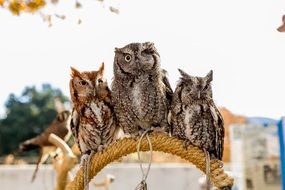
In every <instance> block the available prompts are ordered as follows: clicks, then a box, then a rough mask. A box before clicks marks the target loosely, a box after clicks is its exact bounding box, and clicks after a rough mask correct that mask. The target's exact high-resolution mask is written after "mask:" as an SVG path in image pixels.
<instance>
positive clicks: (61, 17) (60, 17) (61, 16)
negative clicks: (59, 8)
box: [55, 14, 66, 20]
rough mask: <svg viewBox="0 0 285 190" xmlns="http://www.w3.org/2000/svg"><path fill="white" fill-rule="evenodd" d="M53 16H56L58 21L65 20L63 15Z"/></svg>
mask: <svg viewBox="0 0 285 190" xmlns="http://www.w3.org/2000/svg"><path fill="white" fill-rule="evenodd" d="M55 16H56V17H57V18H59V19H62V20H64V19H65V18H66V16H65V15H58V14H55Z"/></svg>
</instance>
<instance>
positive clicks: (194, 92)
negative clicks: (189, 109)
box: [178, 69, 213, 101]
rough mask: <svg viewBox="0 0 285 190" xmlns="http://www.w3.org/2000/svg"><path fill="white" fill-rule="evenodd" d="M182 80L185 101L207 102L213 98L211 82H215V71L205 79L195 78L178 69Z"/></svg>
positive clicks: (180, 83)
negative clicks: (206, 100)
mask: <svg viewBox="0 0 285 190" xmlns="http://www.w3.org/2000/svg"><path fill="white" fill-rule="evenodd" d="M178 70H179V72H180V74H181V78H180V82H179V85H181V87H182V88H181V98H182V101H183V100H185V101H187V100H191V101H193V100H205V99H211V98H212V88H211V81H212V80H213V71H212V70H211V71H210V72H209V73H208V74H207V75H206V76H205V77H193V76H190V75H188V74H187V73H185V72H184V71H182V70H181V69H178Z"/></svg>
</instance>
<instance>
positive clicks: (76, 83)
mask: <svg viewBox="0 0 285 190" xmlns="http://www.w3.org/2000/svg"><path fill="white" fill-rule="evenodd" d="M103 74H104V63H102V65H101V66H100V68H99V70H98V71H83V72H80V71H78V70H76V69H75V68H73V67H71V79H70V82H69V88H70V96H71V99H72V102H73V103H85V102H88V101H90V100H92V99H94V98H95V97H96V96H98V94H99V93H100V92H99V91H100V90H101V89H104V88H105V89H106V84H107V82H106V80H105V79H104V78H103Z"/></svg>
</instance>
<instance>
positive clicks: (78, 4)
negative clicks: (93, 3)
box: [75, 1, 82, 9]
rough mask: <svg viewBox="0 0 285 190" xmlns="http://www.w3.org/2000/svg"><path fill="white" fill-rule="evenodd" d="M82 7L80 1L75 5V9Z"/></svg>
mask: <svg viewBox="0 0 285 190" xmlns="http://www.w3.org/2000/svg"><path fill="white" fill-rule="evenodd" d="M81 7H82V5H81V3H79V2H78V1H76V3H75V8H77V9H80V8H81Z"/></svg>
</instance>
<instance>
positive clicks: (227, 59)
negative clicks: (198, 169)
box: [0, 0, 285, 119]
mask: <svg viewBox="0 0 285 190" xmlns="http://www.w3.org/2000/svg"><path fill="white" fill-rule="evenodd" d="M61 1H62V0H61ZM73 4H74V1H65V2H61V3H60V4H59V5H58V6H56V7H54V6H50V7H49V8H48V9H47V10H45V11H46V12H56V13H59V14H65V15H66V16H67V18H66V19H65V20H64V21H62V20H60V19H54V23H53V27H50V28H49V27H47V23H44V22H43V21H42V19H41V18H40V16H39V15H37V14H35V15H30V14H22V15H21V16H20V17H16V16H12V15H11V13H10V12H8V11H6V10H3V9H0V26H1V27H0V35H1V40H0V72H1V74H0V81H1V87H2V90H1V91H0V112H1V113H3V111H4V102H5V101H6V100H7V98H8V95H9V94H10V93H12V92H13V93H16V95H20V93H21V92H22V90H23V89H24V87H25V86H31V85H40V84H42V83H45V82H48V83H51V84H52V85H53V86H54V87H58V88H60V89H61V90H62V91H63V92H64V93H65V94H66V95H67V96H68V97H69V87H68V83H69V79H70V75H69V74H70V66H73V67H75V68H78V69H79V70H93V69H94V70H96V69H98V67H99V65H100V63H101V62H103V61H104V62H105V66H106V77H107V79H108V81H109V83H111V78H112V75H113V57H114V48H115V47H122V46H124V45H126V44H128V43H131V42H144V41H152V42H154V43H155V45H156V47H157V49H158V51H159V52H160V55H161V66H162V67H163V68H164V69H166V70H168V72H169V79H170V81H171V85H172V88H173V89H174V88H175V85H176V81H177V80H178V79H179V74H178V71H177V68H181V69H183V70H185V71H186V72H188V73H189V74H191V75H197V76H204V75H206V74H207V73H208V72H209V70H210V69H213V70H214V81H213V91H214V99H215V102H216V104H217V105H218V106H225V107H227V108H228V109H229V110H231V111H232V112H234V113H236V114H241V115H246V116H264V117H272V118H275V119H278V118H280V117H281V116H283V115H285V100H284V99H285V76H284V72H285V66H284V65H285V60H284V55H285V53H284V52H285V33H279V32H277V31H276V28H277V27H278V26H279V25H281V17H282V15H283V14H285V1H284V0H275V1H269V0H251V1H248V0H235V1H234V0H232V1H229V0H214V1H213V0H208V1H206V0H199V1H194V0H192V1H191V0H184V1H182V0H175V1H174V0H173V1H167V0H160V1H158V0H156V1H154V0H117V1H110V2H106V3H105V4H104V5H101V4H100V3H98V2H97V1H90V0H89V1H88V0H86V1H82V4H83V8H82V9H80V10H75V9H73ZM109 5H113V6H115V7H118V8H119V9H120V14H119V15H116V14H114V13H111V12H110V11H108V6H109ZM78 18H81V19H82V24H81V25H77V19H78Z"/></svg>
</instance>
